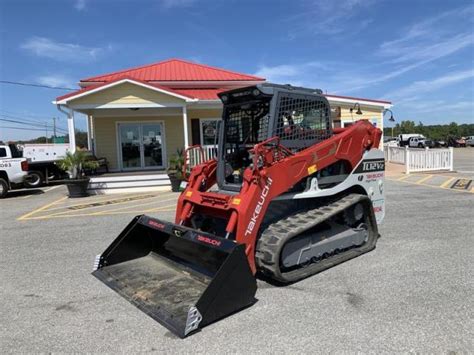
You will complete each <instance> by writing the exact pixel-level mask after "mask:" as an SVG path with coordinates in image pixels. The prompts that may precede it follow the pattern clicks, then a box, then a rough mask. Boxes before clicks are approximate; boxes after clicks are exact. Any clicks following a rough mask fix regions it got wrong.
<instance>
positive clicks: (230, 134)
mask: <svg viewBox="0 0 474 355" xmlns="http://www.w3.org/2000/svg"><path fill="white" fill-rule="evenodd" d="M269 108H270V102H269V101H256V102H253V103H252V102H250V103H246V104H242V105H241V104H239V105H235V106H233V105H232V106H229V107H227V108H226V116H225V117H226V123H225V136H226V143H230V144H239V145H240V144H256V143H259V142H262V141H264V140H266V139H267V137H268V124H269Z"/></svg>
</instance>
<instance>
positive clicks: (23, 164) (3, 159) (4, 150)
mask: <svg viewBox="0 0 474 355" xmlns="http://www.w3.org/2000/svg"><path fill="white" fill-rule="evenodd" d="M27 174H28V160H27V159H26V158H22V157H21V153H20V152H19V151H18V149H17V148H16V146H15V145H13V144H11V145H2V144H0V198H3V197H5V196H6V195H7V193H8V191H9V190H11V189H12V188H13V187H15V185H18V184H21V183H23V181H24V179H25V177H26V176H27Z"/></svg>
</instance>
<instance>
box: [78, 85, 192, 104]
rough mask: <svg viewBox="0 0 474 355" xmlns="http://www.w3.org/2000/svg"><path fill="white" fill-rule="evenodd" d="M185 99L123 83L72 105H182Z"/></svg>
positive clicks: (82, 98) (80, 99) (85, 97)
mask: <svg viewBox="0 0 474 355" xmlns="http://www.w3.org/2000/svg"><path fill="white" fill-rule="evenodd" d="M183 102H184V100H183V99H180V98H177V97H174V96H170V95H167V94H162V93H160V92H157V91H153V90H151V89H147V88H144V87H141V86H137V85H134V84H130V83H123V84H120V85H117V86H114V87H111V88H109V89H106V90H104V91H100V92H97V93H95V94H90V95H87V96H84V97H80V98H78V99H75V100H73V101H71V104H72V105H99V104H102V105H104V104H153V103H154V104H163V105H165V104H182V103H183Z"/></svg>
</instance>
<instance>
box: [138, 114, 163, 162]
mask: <svg viewBox="0 0 474 355" xmlns="http://www.w3.org/2000/svg"><path fill="white" fill-rule="evenodd" d="M142 137H143V163H144V164H143V167H144V168H156V167H163V166H164V163H163V144H164V142H165V141H164V139H163V130H162V124H161V123H147V124H143V125H142Z"/></svg>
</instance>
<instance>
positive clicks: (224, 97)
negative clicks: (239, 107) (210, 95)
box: [221, 95, 229, 102]
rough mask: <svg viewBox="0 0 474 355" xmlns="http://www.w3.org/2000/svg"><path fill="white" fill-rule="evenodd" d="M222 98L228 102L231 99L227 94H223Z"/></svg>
mask: <svg viewBox="0 0 474 355" xmlns="http://www.w3.org/2000/svg"><path fill="white" fill-rule="evenodd" d="M221 100H222V102H227V101H228V100H229V97H228V96H227V95H222V96H221Z"/></svg>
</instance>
